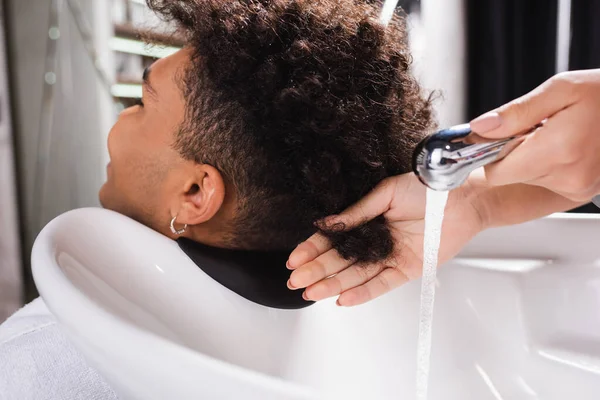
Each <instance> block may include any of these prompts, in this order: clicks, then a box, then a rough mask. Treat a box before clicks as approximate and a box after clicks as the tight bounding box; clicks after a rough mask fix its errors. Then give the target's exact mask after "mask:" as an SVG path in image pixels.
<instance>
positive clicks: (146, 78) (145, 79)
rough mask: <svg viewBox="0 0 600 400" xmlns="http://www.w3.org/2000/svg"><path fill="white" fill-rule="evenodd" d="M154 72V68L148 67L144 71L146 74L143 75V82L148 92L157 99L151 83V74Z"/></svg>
mask: <svg viewBox="0 0 600 400" xmlns="http://www.w3.org/2000/svg"><path fill="white" fill-rule="evenodd" d="M151 72H152V68H151V67H147V68H146V69H144V74H143V75H142V81H143V82H144V83H143V85H144V86H145V87H146V90H148V92H149V93H150V94H151V95H152V96H153V97H155V98H156V90H154V87H152V83H150V73H151Z"/></svg>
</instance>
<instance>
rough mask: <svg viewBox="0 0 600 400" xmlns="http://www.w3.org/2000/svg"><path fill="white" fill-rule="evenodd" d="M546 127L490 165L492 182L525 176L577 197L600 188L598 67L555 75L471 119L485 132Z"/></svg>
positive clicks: (498, 135) (475, 128)
mask: <svg viewBox="0 0 600 400" xmlns="http://www.w3.org/2000/svg"><path fill="white" fill-rule="evenodd" d="M544 119H547V121H546V122H545V123H544V125H543V127H542V128H540V129H538V130H537V131H535V132H534V133H532V134H530V135H528V136H527V137H525V138H524V140H523V142H522V143H521V144H519V146H518V147H517V148H516V149H514V150H512V151H511V152H510V153H509V154H508V156H507V157H506V158H505V159H504V160H502V161H500V162H498V163H496V164H492V165H489V166H487V167H486V178H487V180H488V182H489V183H490V184H492V185H496V186H499V185H507V184H510V183H517V182H523V183H528V184H531V185H537V186H542V187H545V188H548V189H550V190H552V191H554V192H556V193H559V194H561V195H563V196H564V197H567V198H569V199H571V200H575V201H589V200H590V199H591V198H592V197H594V196H595V195H597V194H599V193H600V69H596V70H587V71H575V72H567V73H561V74H559V75H556V76H555V77H553V78H551V79H549V80H548V81H546V82H545V83H544V84H542V85H541V86H539V87H538V88H537V89H535V90H533V91H532V92H530V93H528V94H527V95H525V96H523V97H521V98H519V99H517V100H514V101H512V102H510V103H508V104H506V105H504V106H502V107H500V108H499V109H497V110H494V111H492V112H489V113H487V114H484V115H483V116H481V117H479V118H477V119H475V120H474V121H472V122H471V129H472V130H473V131H475V132H477V133H479V134H480V135H481V136H484V137H487V138H494V139H498V138H507V137H511V136H515V135H518V134H520V133H523V132H526V131H528V130H529V129H530V128H531V127H532V126H534V125H536V124H538V123H539V122H541V121H542V120H544Z"/></svg>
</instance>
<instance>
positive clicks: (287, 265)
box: [285, 260, 292, 269]
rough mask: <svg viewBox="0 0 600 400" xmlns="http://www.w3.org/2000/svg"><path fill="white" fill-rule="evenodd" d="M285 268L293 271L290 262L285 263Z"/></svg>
mask: <svg viewBox="0 0 600 400" xmlns="http://www.w3.org/2000/svg"><path fill="white" fill-rule="evenodd" d="M285 267H286V268H287V269H292V267H291V266H290V260H287V262H286V263H285Z"/></svg>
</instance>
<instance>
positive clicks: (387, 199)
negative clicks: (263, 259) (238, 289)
mask: <svg viewBox="0 0 600 400" xmlns="http://www.w3.org/2000/svg"><path fill="white" fill-rule="evenodd" d="M409 179H410V178H408V177H402V176H400V177H393V178H388V179H385V180H383V181H382V182H381V183H380V184H379V185H377V186H376V187H375V189H373V190H372V191H371V192H370V193H369V194H368V195H366V196H365V197H364V198H362V199H361V200H360V201H358V202H357V203H355V204H354V205H352V206H351V207H349V208H348V209H346V210H345V211H344V212H343V213H341V214H340V215H334V216H331V217H327V218H326V219H325V220H324V221H323V223H324V224H325V225H326V226H332V225H334V224H339V223H341V224H344V225H345V229H350V228H352V227H355V226H358V225H361V224H362V223H364V222H367V221H370V220H372V219H373V218H375V217H377V216H379V215H381V214H383V213H384V212H386V211H387V210H389V208H390V204H391V203H392V201H393V199H394V192H395V190H396V186H397V185H398V182H399V181H402V182H406V184H408V182H409ZM329 249H331V243H330V242H329V241H328V240H327V238H326V237H325V236H323V235H322V234H320V233H317V234H315V235H313V236H311V237H310V238H309V239H307V240H306V241H304V242H302V243H300V244H299V245H298V247H296V249H295V250H294V251H293V252H292V254H290V257H289V259H288V263H287V267H288V268H289V269H292V270H293V269H296V268H298V267H300V266H301V265H304V264H306V263H307V262H309V261H311V260H314V259H315V258H317V257H318V256H319V255H321V254H323V253H325V252H326V251H328V250H329Z"/></svg>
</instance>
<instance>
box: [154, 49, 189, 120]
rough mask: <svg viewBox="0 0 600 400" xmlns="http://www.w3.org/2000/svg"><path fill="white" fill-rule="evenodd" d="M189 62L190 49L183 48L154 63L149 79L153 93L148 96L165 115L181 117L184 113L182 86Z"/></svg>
mask: <svg viewBox="0 0 600 400" xmlns="http://www.w3.org/2000/svg"><path fill="white" fill-rule="evenodd" d="M189 62H190V51H189V50H187V49H182V50H179V51H178V52H176V53H174V54H172V55H170V56H168V57H165V58H162V59H160V60H158V61H156V62H155V63H154V64H152V67H151V73H150V77H149V81H150V85H151V86H152V89H153V93H151V94H148V96H151V97H152V98H153V100H154V102H155V103H156V104H155V105H156V107H153V108H155V109H156V110H158V111H159V112H160V114H162V115H163V116H167V115H168V116H170V117H171V118H172V117H176V116H177V117H180V116H182V115H183V113H184V108H185V102H184V98H183V93H182V90H181V86H182V80H183V79H184V75H185V70H186V68H187V66H188V64H189Z"/></svg>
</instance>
